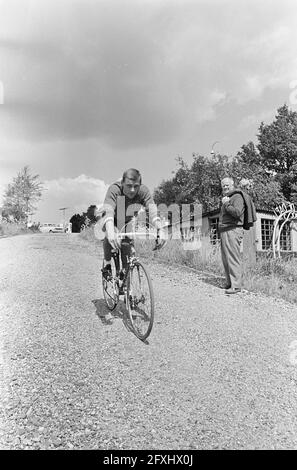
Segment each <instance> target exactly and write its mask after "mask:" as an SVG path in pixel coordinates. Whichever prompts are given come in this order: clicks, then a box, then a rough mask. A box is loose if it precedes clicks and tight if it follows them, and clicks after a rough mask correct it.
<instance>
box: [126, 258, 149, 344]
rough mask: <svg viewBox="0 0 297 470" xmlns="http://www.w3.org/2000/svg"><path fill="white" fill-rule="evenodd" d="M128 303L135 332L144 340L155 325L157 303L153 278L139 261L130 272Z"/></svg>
mask: <svg viewBox="0 0 297 470" xmlns="http://www.w3.org/2000/svg"><path fill="white" fill-rule="evenodd" d="M126 303H127V309H128V312H129V318H130V322H131V326H132V329H133V332H134V333H135V335H136V336H137V337H138V338H139V339H141V340H142V341H144V340H145V339H146V338H147V337H148V336H149V334H150V332H151V330H152V327H153V323H154V313H155V305H154V293H153V286H152V282H151V279H150V277H149V275H148V273H147V271H146V268H145V267H144V266H143V264H142V263H141V262H139V261H137V262H136V263H135V264H134V265H133V266H132V268H130V270H129V273H128V278H127V297H126Z"/></svg>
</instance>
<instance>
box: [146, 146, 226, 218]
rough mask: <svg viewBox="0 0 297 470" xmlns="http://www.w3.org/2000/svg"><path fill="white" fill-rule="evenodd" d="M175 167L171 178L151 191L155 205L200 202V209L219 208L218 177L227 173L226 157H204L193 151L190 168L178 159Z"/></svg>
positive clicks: (219, 191)
mask: <svg viewBox="0 0 297 470" xmlns="http://www.w3.org/2000/svg"><path fill="white" fill-rule="evenodd" d="M177 162H178V164H179V168H178V170H177V171H176V172H175V175H174V177H173V178H172V179H171V180H167V181H163V182H162V183H161V184H160V186H159V187H158V188H157V189H156V190H155V192H154V199H155V202H156V203H157V204H161V203H164V204H167V205H170V204H172V203H177V204H190V203H194V202H195V203H201V204H202V205H203V210H211V209H215V208H217V207H218V200H219V198H220V194H221V186H220V180H221V178H222V177H223V176H225V175H226V174H227V172H228V158H227V157H226V156H224V155H215V156H214V157H213V158H212V159H207V158H206V157H203V156H202V155H198V154H195V153H193V163H192V165H191V166H190V167H189V166H188V165H187V164H186V163H185V162H184V160H183V159H182V158H180V157H179V158H178V159H177Z"/></svg>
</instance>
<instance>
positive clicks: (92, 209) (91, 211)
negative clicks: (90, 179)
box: [83, 204, 97, 226]
mask: <svg viewBox="0 0 297 470" xmlns="http://www.w3.org/2000/svg"><path fill="white" fill-rule="evenodd" d="M96 209H97V206H96V205H95V204H92V205H91V206H89V207H88V209H87V212H86V213H85V212H84V213H83V215H86V217H87V218H88V226H89V225H92V224H95V223H96V221H97V219H96V216H95V211H96Z"/></svg>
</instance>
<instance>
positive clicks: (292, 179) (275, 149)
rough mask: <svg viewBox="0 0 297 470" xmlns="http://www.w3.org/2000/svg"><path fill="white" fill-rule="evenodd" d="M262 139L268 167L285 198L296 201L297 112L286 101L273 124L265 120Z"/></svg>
mask: <svg viewBox="0 0 297 470" xmlns="http://www.w3.org/2000/svg"><path fill="white" fill-rule="evenodd" d="M258 139H259V144H258V150H259V153H260V159H261V163H262V165H263V167H264V169H265V170H266V171H267V172H269V173H270V174H271V175H274V176H275V180H276V181H278V182H279V183H280V186H281V189H282V192H283V195H284V197H285V198H286V199H287V200H288V201H292V199H293V197H294V198H296V185H297V113H296V112H295V111H291V110H290V109H289V108H288V106H287V105H286V104H285V105H284V106H282V107H280V108H279V109H278V110H277V114H276V116H275V120H274V121H273V122H272V123H271V124H266V125H265V124H264V123H263V122H262V123H261V125H260V128H259V134H258Z"/></svg>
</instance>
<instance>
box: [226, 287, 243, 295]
mask: <svg viewBox="0 0 297 470" xmlns="http://www.w3.org/2000/svg"><path fill="white" fill-rule="evenodd" d="M239 292H241V289H240V288H239V287H230V288H229V289H226V290H225V294H238V293H239Z"/></svg>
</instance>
